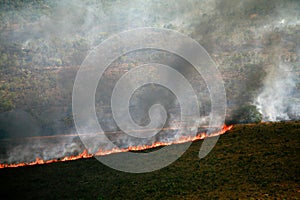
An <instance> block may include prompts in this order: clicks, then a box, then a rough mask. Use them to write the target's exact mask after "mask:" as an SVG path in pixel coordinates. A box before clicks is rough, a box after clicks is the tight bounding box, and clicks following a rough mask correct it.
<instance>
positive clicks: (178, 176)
mask: <svg viewBox="0 0 300 200" xmlns="http://www.w3.org/2000/svg"><path fill="white" fill-rule="evenodd" d="M299 134H300V122H281V123H262V124H252V125H235V126H234V127H233V129H232V130H230V131H228V132H227V133H226V134H224V135H222V136H221V137H220V139H219V141H218V143H217V145H216V146H215V147H214V149H213V150H212V151H211V153H210V154H209V155H208V156H207V157H205V158H204V159H202V160H199V159H198V152H199V148H200V145H201V143H202V140H198V141H195V142H194V143H193V144H192V145H191V147H190V148H189V149H188V150H187V151H186V152H185V154H184V155H183V156H182V157H181V158H180V159H178V160H177V161H176V162H174V163H173V164H171V165H170V166H168V167H166V168H163V169H161V170H158V171H154V172H152V173H145V174H128V173H124V172H119V171H115V170H113V169H110V168H108V167H106V166H105V165H103V164H101V163H100V162H98V161H97V160H96V159H94V158H91V159H79V160H76V161H72V162H59V163H52V164H48V165H36V166H30V167H29V166H28V167H26V166H25V167H19V168H5V169H2V170H0V179H1V180H2V181H1V185H0V187H1V189H0V195H2V196H8V197H10V198H13V199H20V198H22V199H162V198H163V199H299V198H300V192H299V188H300V183H299V180H300V179H299V178H300V176H299V174H300V173H299V160H300V159H299V148H298V147H299V143H300V141H299V138H300V137H299ZM178 145H180V144H178ZM107 156H110V155H107Z"/></svg>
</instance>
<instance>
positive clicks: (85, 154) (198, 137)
mask: <svg viewBox="0 0 300 200" xmlns="http://www.w3.org/2000/svg"><path fill="white" fill-rule="evenodd" d="M232 128H233V125H230V126H227V125H224V126H223V128H222V130H220V131H219V132H216V133H213V134H211V135H207V134H206V133H199V134H197V135H196V136H193V137H191V136H185V137H181V138H180V139H179V140H177V141H173V142H159V141H158V142H154V143H153V144H152V145H141V146H131V147H128V148H124V149H120V148H115V149H111V150H105V151H103V150H101V149H99V150H98V151H97V152H96V153H95V154H90V153H88V151H87V149H85V150H84V151H83V152H82V153H80V154H78V155H76V156H66V157H64V158H60V159H51V160H43V159H40V158H36V160H35V161H33V162H28V163H26V162H21V163H11V164H7V163H2V164H0V169H1V168H14V167H23V166H31V165H43V164H50V163H55V162H64V161H71V160H78V159H83V158H92V157H93V156H104V155H108V154H113V153H121V152H128V151H141V150H146V149H151V148H155V147H160V146H168V145H172V144H182V143H185V142H193V141H197V140H202V139H205V138H206V137H214V136H217V135H222V134H224V133H226V132H227V131H229V130H231V129H232Z"/></svg>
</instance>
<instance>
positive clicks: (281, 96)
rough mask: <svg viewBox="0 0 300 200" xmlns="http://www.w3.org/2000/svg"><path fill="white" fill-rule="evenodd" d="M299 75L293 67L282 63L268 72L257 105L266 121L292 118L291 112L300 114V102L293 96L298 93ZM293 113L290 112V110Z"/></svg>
mask: <svg viewBox="0 0 300 200" xmlns="http://www.w3.org/2000/svg"><path fill="white" fill-rule="evenodd" d="M296 80H297V77H296V76H295V74H294V73H293V71H292V69H291V67H289V66H288V65H287V64H284V63H281V64H279V65H278V66H277V67H274V68H272V69H271V71H270V72H269V73H268V75H267V77H266V79H265V82H264V88H263V91H262V92H261V93H260V94H259V96H258V97H257V102H256V104H257V107H258V109H259V111H260V112H261V114H262V115H263V120H264V121H281V120H290V116H289V115H291V114H294V115H295V117H299V116H300V112H299V110H295V109H296V108H299V106H300V102H299V101H298V102H297V101H293V99H292V98H291V97H292V96H293V95H294V94H295V93H296ZM291 109H292V110H293V113H290V110H291Z"/></svg>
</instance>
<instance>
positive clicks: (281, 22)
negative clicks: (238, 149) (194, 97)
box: [0, 0, 300, 162]
mask: <svg viewBox="0 0 300 200" xmlns="http://www.w3.org/2000/svg"><path fill="white" fill-rule="evenodd" d="M41 2H42V3H41V4H38V5H35V6H31V4H29V3H28V4H26V3H24V4H23V6H22V7H21V8H18V9H15V8H14V9H11V8H10V9H7V10H5V9H4V8H3V9H2V8H0V9H2V10H1V16H2V18H3V21H1V22H3V23H2V24H0V30H1V33H0V39H1V41H6V42H7V43H11V44H18V45H20V46H21V50H22V51H23V53H24V57H20V58H17V59H18V60H20V63H22V62H23V61H22V60H24V61H26V62H24V63H25V64H20V66H21V67H24V68H26V67H28V68H29V69H30V70H31V67H32V68H34V67H35V68H39V69H43V67H45V66H46V67H49V66H50V69H51V67H53V66H63V67H69V66H79V65H80V64H81V62H82V61H83V59H84V58H85V57H86V55H87V53H88V51H89V50H91V49H93V48H94V47H96V46H97V45H99V44H100V43H101V42H102V41H104V40H105V39H106V38H108V37H109V36H111V35H112V34H114V33H119V32H120V31H124V30H128V29H132V28H137V27H145V26H148V27H150V26H152V27H164V28H169V29H174V30H178V31H180V32H182V33H185V34H187V35H189V36H191V37H192V38H193V39H195V40H197V41H198V42H199V43H200V44H201V45H203V46H204V47H205V48H206V49H207V50H208V52H209V53H210V55H211V56H212V57H213V59H214V60H215V61H216V62H217V64H218V65H219V66H220V67H219V70H220V71H221V73H222V74H223V75H224V77H223V78H224V80H225V86H226V87H227V88H226V89H227V91H229V92H227V94H229V95H228V102H230V103H231V102H233V103H232V104H233V105H229V106H232V107H235V106H240V105H243V104H244V103H245V102H246V103H249V102H250V103H253V104H255V105H256V106H257V108H258V110H259V112H261V114H262V115H263V120H264V121H279V120H297V119H299V118H300V100H299V99H300V69H299V66H300V65H299V61H300V59H299V55H300V44H299V41H300V38H299V30H300V29H299V26H300V16H299V9H300V8H299V5H300V4H299V2H297V1H292V0H290V1H281V0H274V1H268V0H265V1H261V0H254V1H253V0H245V1H239V2H237V1H235V0H231V1H230V0H228V1H214V0H201V1H197V0H187V1H177V0H171V1H160V0H156V1H152V0H145V1H138V0H133V1H120V0H116V1H88V0H85V1H82V0H74V1H58V0H55V1H41ZM2 30H3V31H2ZM1 53H2V52H1ZM138 54H139V55H138ZM162 58H164V59H162ZM3 60H4V59H3ZM162 60H163V61H162ZM21 61H22V62H21ZM122 61H123V62H122ZM127 61H128V62H127ZM149 62H157V63H162V64H166V65H169V66H172V67H174V68H175V69H176V70H178V71H179V72H180V73H182V74H183V75H184V76H186V77H187V79H188V80H191V84H192V86H193V88H194V89H195V91H196V93H197V94H199V102H201V105H200V106H201V109H200V110H201V112H202V113H201V117H200V118H199V119H194V121H196V123H199V124H201V125H206V124H208V121H209V120H208V118H209V117H208V116H209V112H210V100H209V93H208V91H207V88H206V85H205V83H204V81H203V80H198V79H197V78H195V76H194V75H195V71H192V70H190V68H192V67H189V66H188V63H186V62H185V61H183V60H180V59H178V58H174V56H173V57H169V58H168V56H166V55H165V54H157V53H156V54H155V53H149V52H146V53H145V52H139V53H138V52H137V53H136V54H133V55H132V57H130V55H129V56H124V57H122V58H120V59H119V60H117V61H116V62H115V63H113V64H112V66H110V70H109V71H107V74H108V78H103V80H102V82H101V80H100V82H99V87H98V89H97V91H98V92H97V93H101V95H102V96H104V97H103V98H104V99H99V98H98V99H97V94H96V110H97V115H98V119H99V122H100V124H101V126H102V128H103V129H104V130H105V131H107V132H115V134H111V133H110V134H107V135H108V137H110V139H112V140H113V141H114V143H115V144H117V145H118V146H119V147H121V148H124V147H126V146H129V145H132V146H133V145H137V144H150V143H152V142H153V141H154V140H160V141H171V140H175V139H176V133H177V132H176V131H175V130H176V129H178V128H179V120H180V119H179V118H178V116H179V113H178V112H179V109H178V102H176V98H175V97H174V95H172V94H171V93H168V91H166V90H165V89H164V90H163V89H162V88H158V87H156V88H155V87H154V88H153V86H151V87H152V89H150V87H147V88H142V89H140V90H139V91H138V92H137V93H136V94H134V96H133V97H132V101H131V105H130V106H131V107H130V111H131V114H132V118H133V119H134V121H135V122H136V123H137V124H140V125H146V124H148V123H149V117H148V110H149V108H150V107H151V105H153V104H156V103H160V104H162V105H163V106H164V107H165V108H166V110H167V112H168V120H167V123H166V125H165V126H166V127H169V128H170V130H165V131H162V132H160V133H159V134H158V135H157V137H156V138H150V139H149V140H146V139H144V140H138V139H134V138H132V137H126V136H124V135H123V134H121V133H120V132H118V131H119V129H118V126H117V124H116V123H115V122H114V120H113V119H112V116H111V110H110V108H109V105H108V103H110V98H111V94H110V93H111V91H112V89H113V85H114V84H115V82H116V80H118V79H119V77H120V76H121V75H122V74H124V73H125V72H126V71H127V70H130V69H132V68H133V66H135V65H139V64H144V63H149ZM124 66H125V67H124ZM249 66H250V67H252V68H251V69H249V68H250V67H249ZM253 66H256V68H255V69H254V67H253ZM63 67H62V68H63ZM247 67H248V68H247ZM31 71H32V72H31V76H32V79H33V80H34V81H36V80H41V82H45V83H46V84H48V83H47V81H48V80H47V78H44V77H45V76H48V75H44V74H41V72H40V71H37V72H36V73H37V74H34V70H31ZM262 72H266V76H265V77H261V76H263V75H262V74H263V73H262ZM258 73H259V74H260V75H261V76H256V75H257V74H258ZM70 74H71V73H70V72H69V71H67V72H65V74H63V73H61V74H58V75H55V76H54V77H55V78H53V79H54V81H53V82H54V83H53V82H50V81H49V82H50V83H49V84H48V85H46V86H45V88H46V89H45V88H43V86H42V85H41V86H39V84H40V83H41V82H37V83H36V82H34V81H32V82H29V83H28V85H30V84H32V85H37V86H35V87H34V90H35V93H37V95H36V96H34V95H32V93H26V91H27V90H25V89H24V90H23V89H22V90H17V92H16V93H19V92H20V93H22V95H20V97H21V98H18V99H17V98H16V99H17V100H19V102H21V103H22V105H16V106H17V108H18V109H23V110H26V113H30V114H31V113H34V115H33V116H34V118H35V119H34V120H31V119H32V116H31V117H28V116H25V115H24V116H25V117H20V118H22V121H21V120H20V121H21V122H22V123H21V122H20V121H14V123H13V124H12V123H8V122H7V120H4V118H7V117H1V116H5V115H1V116H0V120H2V121H1V122H3V123H2V124H4V125H5V127H4V128H5V131H6V130H7V131H6V132H9V133H7V134H6V135H5V136H3V137H4V138H6V137H7V135H8V136H12V135H15V136H16V137H24V136H33V135H35V136H36V135H46V134H49V133H46V134H45V127H47V128H48V127H51V128H52V129H53V130H52V131H51V134H60V133H61V132H62V131H64V132H63V133H66V132H67V133H69V130H67V131H66V130H65V129H63V128H62V126H63V124H62V122H61V119H62V118H63V117H64V116H66V113H67V111H66V110H68V112H69V114H70V110H71V109H70V105H71V101H70V99H71V98H70V96H71V95H70V94H71V92H72V83H73V80H74V78H75V73H74V72H72V76H70ZM235 74H236V75H235ZM1 75H2V74H1ZM28 76H29V75H28ZM226 77H229V78H227V80H226ZM23 78H24V77H23ZM51 78H52V77H51ZM170 78H172V77H170ZM252 78H253V79H252ZM24 79H25V78H24ZM49 79H50V78H49ZM228 79H229V80H228ZM246 79H247V80H246ZM44 80H45V81H44ZM9 81H10V82H13V81H11V80H9ZM9 81H7V82H9ZM246 81H248V82H249V83H248V82H247V83H246ZM254 82H255V83H254ZM1 83H2V82H1ZM261 85H262V86H261ZM0 86H1V85H0ZM5 87H6V86H5ZM5 87H4V86H3V87H1V88H5ZM7 87H8V86H7ZM28 87H29V86H28ZM12 88H13V89H14V88H15V86H14V87H12ZM24 88H27V85H25V86H24ZM45 90H46V91H45ZM7 91H8V90H6V89H5V92H4V93H5V94H6V93H8V92H7ZM51 91H52V93H51ZM53 91H55V92H53ZM60 91H64V92H65V93H63V92H60ZM99 91H100V92H99ZM246 93H247V95H246ZM24 96H25V97H26V96H29V97H30V98H27V99H26V98H24V99H22V98H23V97H24ZM41 96H44V99H45V100H44V99H42V98H40V97H41ZM1 97H2V96H1ZM17 97H18V96H17ZM52 97H53V99H51V98H52ZM32 99H36V100H35V101H33V100H32ZM57 99H59V100H57ZM51 100H52V102H51ZM49 102H50V103H49ZM38 104H43V105H46V106H42V107H41V108H40V107H38V106H37V105H38ZM22 106H23V107H22ZM25 106H27V107H26V109H25V108H24V107H25ZM55 106H57V107H55ZM27 111H28V112H27ZM25 118H26V120H23V119H25ZM27 118H28V119H27ZM32 121H35V122H34V123H33V122H32ZM37 121H38V122H37ZM41 121H45V123H44V124H42V123H41ZM11 124H12V125H11ZM9 125H11V126H12V127H10V128H6V127H7V126H9ZM29 126H30V128H28V127H29ZM16 127H17V128H16ZM53 127H54V128H53ZM56 127H57V128H56ZM4 128H2V129H1V127H0V131H1V130H4ZM23 129H26V131H22V130H23ZM204 131H205V130H204ZM177 137H178V135H177ZM53 141H54V140H53ZM23 142H24V143H23V144H14V145H10V144H9V145H8V146H7V156H8V157H9V159H8V160H6V161H7V162H18V161H29V160H30V161H31V160H34V159H35V158H36V157H40V158H42V159H45V160H47V159H52V158H60V157H64V156H68V155H73V154H76V153H77V152H82V150H83V149H82V148H83V147H82V144H80V142H78V141H77V139H76V138H74V137H70V138H69V139H65V138H64V139H61V140H59V141H56V143H55V142H53V144H52V143H51V142H50V143H47V142H44V141H43V140H42V139H41V140H37V139H35V140H34V141H33V140H32V141H29V140H26V141H23ZM89 142H90V143H93V144H94V145H93V144H92V145H90V146H95V148H91V149H90V150H89V151H90V152H91V153H93V152H95V151H97V150H98V149H97V148H96V147H98V146H99V144H98V143H99V142H101V138H99V139H98V140H91V141H89ZM104 148H107V149H109V148H110V147H109V146H107V147H104ZM6 161H5V162H6Z"/></svg>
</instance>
